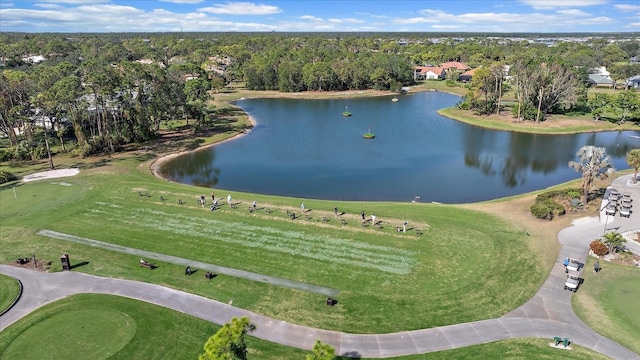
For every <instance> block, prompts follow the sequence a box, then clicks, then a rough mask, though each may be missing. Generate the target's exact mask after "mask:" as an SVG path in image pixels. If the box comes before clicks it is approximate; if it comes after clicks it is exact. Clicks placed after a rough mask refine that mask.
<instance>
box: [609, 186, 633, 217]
mask: <svg viewBox="0 0 640 360" xmlns="http://www.w3.org/2000/svg"><path fill="white" fill-rule="evenodd" d="M604 201H606V202H607V203H606V205H605V209H604V211H605V214H607V215H610V216H615V215H616V213H617V214H618V215H620V216H622V217H626V218H628V217H629V216H631V208H632V206H633V205H632V204H631V202H632V201H633V200H632V199H631V194H629V193H624V194H621V193H620V192H619V191H618V190H616V189H614V188H609V189H607V191H606V192H605V195H604Z"/></svg>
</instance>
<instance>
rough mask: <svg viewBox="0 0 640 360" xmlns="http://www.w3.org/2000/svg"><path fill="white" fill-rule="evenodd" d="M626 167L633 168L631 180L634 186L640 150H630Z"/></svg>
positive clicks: (639, 162) (639, 166) (636, 179)
mask: <svg viewBox="0 0 640 360" xmlns="http://www.w3.org/2000/svg"><path fill="white" fill-rule="evenodd" d="M626 160H627V165H629V166H630V167H632V168H633V180H632V182H633V183H634V184H635V183H637V182H638V168H640V149H632V150H631V151H629V153H628V154H627V159H626Z"/></svg>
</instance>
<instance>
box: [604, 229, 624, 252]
mask: <svg viewBox="0 0 640 360" xmlns="http://www.w3.org/2000/svg"><path fill="white" fill-rule="evenodd" d="M603 238H604V244H605V245H607V247H608V248H609V252H610V253H613V252H615V251H616V250H617V249H618V248H619V247H621V246H622V245H624V244H625V243H626V242H627V239H625V238H624V237H623V236H622V235H620V234H619V233H617V232H610V233H606V234H604V236H603Z"/></svg>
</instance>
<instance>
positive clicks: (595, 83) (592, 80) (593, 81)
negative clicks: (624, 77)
mask: <svg viewBox="0 0 640 360" xmlns="http://www.w3.org/2000/svg"><path fill="white" fill-rule="evenodd" d="M614 84H615V82H614V81H613V80H611V78H610V77H608V76H605V75H601V74H589V86H592V87H607V88H612V87H614Z"/></svg>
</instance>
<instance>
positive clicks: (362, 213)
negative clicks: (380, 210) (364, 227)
mask: <svg viewBox="0 0 640 360" xmlns="http://www.w3.org/2000/svg"><path fill="white" fill-rule="evenodd" d="M360 215H362V222H364V210H362V212H361V213H360Z"/></svg>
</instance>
